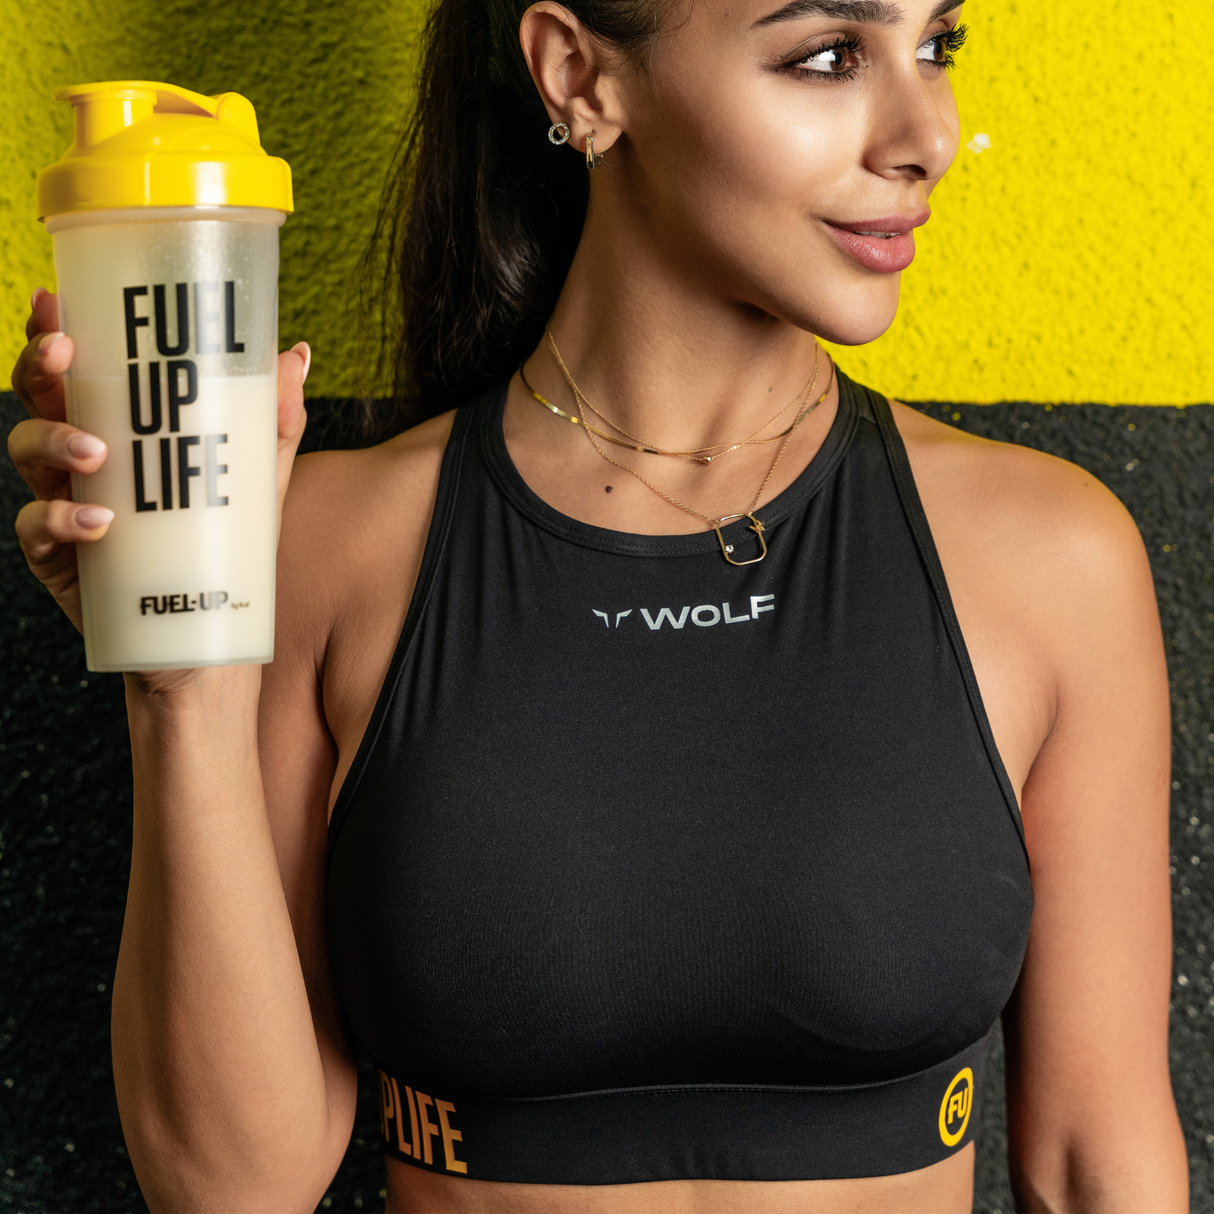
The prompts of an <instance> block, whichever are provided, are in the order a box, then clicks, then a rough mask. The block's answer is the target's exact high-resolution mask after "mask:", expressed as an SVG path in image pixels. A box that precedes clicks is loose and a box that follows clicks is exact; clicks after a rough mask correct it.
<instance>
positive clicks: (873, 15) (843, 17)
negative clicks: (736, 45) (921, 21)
mask: <svg viewBox="0 0 1214 1214" xmlns="http://www.w3.org/2000/svg"><path fill="white" fill-rule="evenodd" d="M962 3H963V0H941V3H939V4H937V5H936V7H935V8H934V9H932V14H931V16H930V17H929V18H928V23H929V24H930V23H931V22H933V21H935V20H937V18H939V17H943V16H944V14H945V13H947V12H951V11H952V10H953V9H955V8H960V6H961V4H962ZM905 16H906V14H905V13H903V11H902V10H901V9H900V8H899V7H898V6H897V5H896V4H892V3H890V0H789V3H787V4H786V5H784V7H783V8H778V9H776V11H775V12H774V13H768V14H767V16H766V17H760V18H759V19H758V21H756V22H755V23H754V25H753V26H752V27H751V28H752V29H754V28H755V27H757V26H762V25H775V24H776V23H777V22H780V21H796V20H798V19H799V18H801V17H833V18H834V19H835V20H838V21H855V22H858V23H861V24H864V25H885V26H892V25H899V24H900V23H901V22H902V19H903V18H904V17H905Z"/></svg>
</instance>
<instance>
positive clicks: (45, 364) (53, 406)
mask: <svg viewBox="0 0 1214 1214" xmlns="http://www.w3.org/2000/svg"><path fill="white" fill-rule="evenodd" d="M75 352H76V347H75V344H74V343H73V341H72V339H71V338H70V337H68V335H67V334H66V333H60V332H59V331H58V330H56V331H54V332H52V333H40V334H38V336H36V337H35V338H34V339H33V340H32V341H31V342H30V343H29V344H28V345H27V346H26V347H25V349H24V350H22V351H21V353H20V354H19V355H18V357H17V365H16V366H15V367H14V368H13V391H14V392H16V394H17V399H18V400H20V401H21V403H22V404H23V405H24V406H25V409H26V412H27V413H29V415H30V416H31V417H47V418H51V419H52V420H54V421H61V420H62V419H63V417H64V406H63V373H64V371H66V370H67V369H68V366H69V365H70V364H71V361H72V355H73V354H75Z"/></svg>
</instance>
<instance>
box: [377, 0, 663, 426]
mask: <svg viewBox="0 0 1214 1214" xmlns="http://www.w3.org/2000/svg"><path fill="white" fill-rule="evenodd" d="M528 3H529V0H437V3H436V4H435V7H434V9H433V11H432V12H431V14H430V17H429V20H428V22H427V24H426V33H425V47H424V51H423V55H422V62H421V74H420V80H419V85H418V92H417V104H416V108H415V109H414V111H413V113H412V114H411V115H410V117H409V119H408V121H407V122H406V124H405V128H404V131H403V133H402V135H401V139H400V143H399V145H398V147H397V150H396V153H395V156H394V158H393V162H392V167H391V170H390V172H389V177H388V181H387V184H386V186H385V188H384V194H383V199H382V201H381V204H380V211H379V216H378V219H377V221H376V225H375V231H374V234H373V236H372V240H371V246H370V248H369V250H368V253H367V256H366V258H365V259H364V262H363V283H364V291H365V293H367V294H369V296H370V298H369V299H367V300H366V302H367V304H369V305H370V310H371V312H372V315H374V316H375V318H376V322H377V325H376V327H377V328H378V330H379V337H380V348H379V355H378V372H379V375H380V377H381V378H380V382H381V384H384V385H390V387H391V391H392V393H393V395H392V398H391V399H390V400H389V401H386V402H379V403H377V404H374V405H372V404H370V402H368V403H367V408H366V409H365V420H366V422H367V423H368V424H367V426H366V429H367V431H368V433H367V437H368V438H382V437H385V436H387V435H390V434H393V433H396V432H398V431H400V430H402V429H404V428H405V427H406V426H408V425H413V424H415V423H416V422H419V421H422V420H424V419H425V418H427V417H433V416H435V415H436V414H438V413H441V412H443V411H444V410H446V409H450V408H452V407H454V406H457V405H460V404H463V403H465V402H466V401H469V400H471V399H473V398H475V397H476V396H477V395H478V394H479V393H481V392H482V391H484V390H485V389H486V388H488V387H489V386H490V385H492V384H494V383H496V382H500V381H501V380H502V379H505V378H506V377H507V376H508V375H510V374H511V372H513V371H514V370H515V368H516V367H517V366H518V365H519V363H520V362H521V361H522V359H523V358H524V357H525V356H526V354H527V353H528V351H529V350H531V349H532V348H533V347H534V346H535V344H536V343H537V342H538V341H539V339H540V337H541V336H542V334H543V327H544V323H545V321H546V320H547V318H548V316H549V315H550V314H551V312H552V309H553V307H554V305H555V303H556V299H557V296H558V294H559V293H560V289H561V284H562V283H563V282H564V280H565V276H566V274H567V273H568V271H569V265H570V262H571V261H572V260H573V254H574V251H575V249H576V248H577V243H578V239H579V237H580V236H581V231H582V224H583V222H584V220H585V217H586V200H587V182H586V168H585V163H584V161H583V160H581V159H580V158H579V157H578V156H575V155H573V154H571V152H570V150H569V149H568V148H563V147H553V146H552V145H551V144H550V143H549V142H548V140H547V139H546V138H545V132H546V131H547V129H548V125H549V118H548V115H547V112H546V111H545V109H544V106H543V103H542V102H541V101H540V98H539V94H538V93H537V92H536V88H535V85H534V83H533V82H532V80H531V76H530V74H529V73H528V71H527V65H526V62H525V60H524V59H523V54H522V51H521V49H520V47H519V41H518V27H519V21H520V19H521V17H522V14H523V12H524V11H525V10H526V8H527V5H528ZM563 3H564V4H565V6H566V7H567V8H568V9H569V10H570V12H572V13H573V14H574V15H575V16H577V18H578V19H579V20H580V21H581V22H582V23H583V25H585V27H586V28H587V29H588V30H589V31H590V32H591V33H593V34H594V35H595V36H597V37H598V38H600V39H602V40H603V41H605V42H608V43H611V44H613V45H614V47H615V48H616V49H618V51H619V52H620V53H621V54H622V55H623V56H625V58H626V60H628V61H631V62H634V63H637V64H640V63H643V61H644V56H645V52H646V50H647V49H648V47H649V44H650V42H651V40H652V39H653V37H654V36H655V35H656V34H657V32H658V29H659V28H660V24H661V18H662V15H663V12H664V10H665V8H666V4H667V0H563ZM364 315H365V311H364Z"/></svg>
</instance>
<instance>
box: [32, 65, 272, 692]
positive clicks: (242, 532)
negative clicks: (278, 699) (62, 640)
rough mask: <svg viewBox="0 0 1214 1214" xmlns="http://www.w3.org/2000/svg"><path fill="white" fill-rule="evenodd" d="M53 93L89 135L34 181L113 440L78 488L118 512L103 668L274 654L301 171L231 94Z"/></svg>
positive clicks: (80, 351)
mask: <svg viewBox="0 0 1214 1214" xmlns="http://www.w3.org/2000/svg"><path fill="white" fill-rule="evenodd" d="M58 96H60V97H62V98H66V99H68V100H70V101H71V102H72V104H73V106H75V115H76V142H75V143H74V144H73V146H72V148H70V149H69V151H68V152H67V154H66V155H65V156H64V158H63V159H62V160H60V161H58V162H57V163H56V164H55V165H52V166H51V167H50V168H49V169H47V170H45V171H44V172H43V174H42V175H41V176H40V178H39V183H38V185H39V204H40V211H41V213H42V215H43V217H44V220H45V222H46V226H47V230H48V231H49V232H50V233H51V234H52V237H53V239H54V253H55V272H56V277H57V279H58V291H59V308H60V326H61V328H62V329H63V330H64V332H66V333H68V334H69V335H70V336H71V337H72V339H73V341H74V342H75V344H76V355H75V358H74V360H73V363H72V367H71V369H70V370H69V372H68V375H67V377H66V380H65V392H66V399H67V418H68V421H69V422H71V423H72V424H73V425H76V426H79V427H80V428H81V429H83V430H87V431H89V432H90V433H93V434H96V435H98V436H100V437H101V438H103V439H104V440H105V442H106V444H107V446H108V448H109V454H108V456H107V458H106V461H105V463H104V464H103V465H102V467H101V469H100V470H99V471H98V472H96V473H94V474H92V475H90V476H75V477H73V486H72V488H73V494H72V496H73V498H74V499H75V500H76V501H88V502H96V503H98V504H100V505H104V506H108V507H109V508H110V509H111V510H113V511H114V520H113V522H112V523H111V524H110V527H109V530H108V531H107V533H106V535H105V536H104V537H103V538H102V539H100V540H98V541H96V542H95V543H92V544H82V545H80V546H79V549H78V558H79V564H80V588H81V597H82V604H83V614H84V639H85V653H86V657H87V661H88V666H89V669H90V670H157V669H169V668H176V667H190V666H204V665H224V664H233V663H260V662H268V661H270V660H271V658H272V657H273V651H274V551H275V527H276V519H275V514H276V451H277V382H276V368H277V345H278V319H277V299H278V228H279V226H280V225H281V224H282V222H283V220H284V218H285V217H286V213H287V212H288V211H289V210H290V209H291V193H290V172H289V170H288V169H287V166H286V165H285V164H284V163H283V162H282V161H281V160H276V159H273V158H271V157H269V156H267V155H266V154H265V152H264V151H263V150H262V149H261V146H260V143H259V142H258V138H257V126H256V119H255V117H254V115H253V109H252V107H251V106H250V105H249V103H248V102H247V101H246V100H245V99H244V98H243V97H239V96H238V95H236V94H234V93H228V94H224V95H222V96H220V97H203V96H201V95H199V94H195V93H190V92H187V91H186V90H184V89H177V88H174V87H172V86H170V85H164V84H152V83H147V82H143V81H117V82H111V83H106V84H93V85H82V86H77V87H74V88H71V89H65V90H63V91H62V92H61V93H60V94H58Z"/></svg>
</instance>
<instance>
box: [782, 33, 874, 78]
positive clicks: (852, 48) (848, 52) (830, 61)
mask: <svg viewBox="0 0 1214 1214" xmlns="http://www.w3.org/2000/svg"><path fill="white" fill-rule="evenodd" d="M858 49H859V46H858V44H857V43H856V42H853V41H850V40H848V41H845V42H834V43H831V45H830V46H824V47H820V48H819V49H818V50H815V51H810V53H809V54H808V55H807V56H806V57H805V58H804V59H799V60H798V61H797V67H799V68H802V69H804V70H805V71H807V72H812V73H813V74H814V75H816V76H841V77H844V78H846V77H848V76H850V75H851V74H852V73H853V72H854V71H855V70H856V68H857V67H859V66H860V60H859V57H858V55H857V53H856V52H857V50H858Z"/></svg>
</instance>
